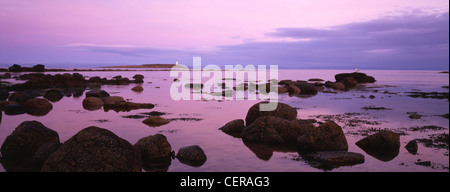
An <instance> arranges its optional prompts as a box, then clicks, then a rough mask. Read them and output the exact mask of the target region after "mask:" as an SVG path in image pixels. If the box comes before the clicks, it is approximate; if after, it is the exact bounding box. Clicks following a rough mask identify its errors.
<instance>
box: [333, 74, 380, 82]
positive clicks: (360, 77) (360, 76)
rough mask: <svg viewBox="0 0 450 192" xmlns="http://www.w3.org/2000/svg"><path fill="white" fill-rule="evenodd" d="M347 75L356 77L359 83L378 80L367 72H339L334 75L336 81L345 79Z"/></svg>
mask: <svg viewBox="0 0 450 192" xmlns="http://www.w3.org/2000/svg"><path fill="white" fill-rule="evenodd" d="M346 77H352V78H354V79H355V80H356V81H357V82H358V83H374V82H375V81H376V80H375V78H374V77H372V76H368V75H367V74H365V73H358V72H354V73H339V74H336V75H335V76H334V78H335V79H336V82H338V81H341V80H343V79H344V78H346Z"/></svg>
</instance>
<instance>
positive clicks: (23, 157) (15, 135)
mask: <svg viewBox="0 0 450 192" xmlns="http://www.w3.org/2000/svg"><path fill="white" fill-rule="evenodd" d="M55 142H56V143H59V135H58V133H57V132H56V131H53V130H51V129H49V128H47V127H45V126H44V125H43V124H42V123H40V122H38V121H24V122H23V123H21V124H20V125H19V126H17V127H16V129H14V131H13V132H12V133H11V135H9V136H8V137H6V139H5V141H4V142H3V144H2V146H1V153H2V159H1V162H2V165H3V167H4V168H5V170H6V171H8V172H16V171H20V172H22V171H39V170H40V168H41V167H40V166H37V165H36V164H35V163H33V158H34V155H35V153H36V151H38V149H39V148H40V147H41V146H42V145H45V144H48V143H55Z"/></svg>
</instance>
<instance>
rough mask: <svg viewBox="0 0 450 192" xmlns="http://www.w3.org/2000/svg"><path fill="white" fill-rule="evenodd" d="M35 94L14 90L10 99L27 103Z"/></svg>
mask: <svg viewBox="0 0 450 192" xmlns="http://www.w3.org/2000/svg"><path fill="white" fill-rule="evenodd" d="M32 98H33V95H31V94H29V93H25V92H14V93H12V94H11V95H10V96H9V99H8V101H15V102H17V103H25V102H26V101H28V100H29V99H32Z"/></svg>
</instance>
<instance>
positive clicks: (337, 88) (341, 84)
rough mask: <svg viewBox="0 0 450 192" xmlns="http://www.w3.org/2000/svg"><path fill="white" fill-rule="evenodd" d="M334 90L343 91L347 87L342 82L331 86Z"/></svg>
mask: <svg viewBox="0 0 450 192" xmlns="http://www.w3.org/2000/svg"><path fill="white" fill-rule="evenodd" d="M331 87H332V88H333V89H334V90H342V89H345V85H344V84H343V83H341V82H336V83H334V84H333V85H332V86H331Z"/></svg>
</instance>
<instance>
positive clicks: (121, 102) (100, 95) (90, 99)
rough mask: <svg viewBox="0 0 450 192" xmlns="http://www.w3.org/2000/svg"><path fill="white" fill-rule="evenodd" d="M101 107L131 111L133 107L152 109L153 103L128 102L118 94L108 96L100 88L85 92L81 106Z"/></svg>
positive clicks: (88, 107)
mask: <svg viewBox="0 0 450 192" xmlns="http://www.w3.org/2000/svg"><path fill="white" fill-rule="evenodd" d="M102 107H103V109H104V110H105V111H109V110H114V111H116V112H119V111H131V110H135V109H152V108H153V107H155V105H153V104H151V103H134V102H128V101H126V100H125V99H124V98H123V97H120V96H110V94H109V93H108V92H106V91H104V90H101V89H94V90H90V91H88V92H86V98H85V99H84V100H83V108H84V109H87V110H90V111H94V110H98V109H101V108H102Z"/></svg>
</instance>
